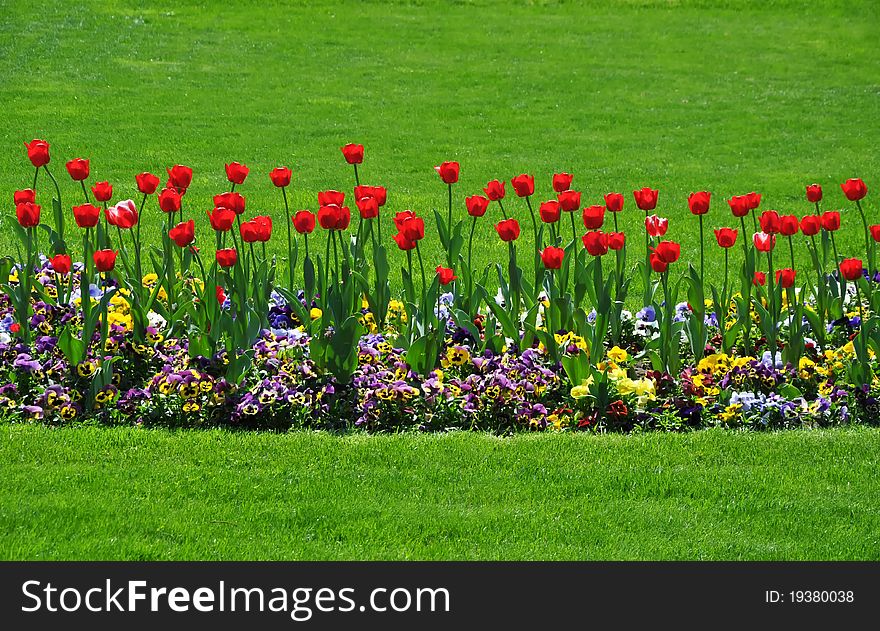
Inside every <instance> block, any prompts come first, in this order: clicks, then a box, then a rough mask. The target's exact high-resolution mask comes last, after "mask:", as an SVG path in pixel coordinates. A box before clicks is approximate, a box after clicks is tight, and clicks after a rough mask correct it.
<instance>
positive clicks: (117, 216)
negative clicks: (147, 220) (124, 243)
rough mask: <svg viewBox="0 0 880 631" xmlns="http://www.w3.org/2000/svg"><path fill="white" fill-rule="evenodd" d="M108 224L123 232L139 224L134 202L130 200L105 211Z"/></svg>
mask: <svg viewBox="0 0 880 631" xmlns="http://www.w3.org/2000/svg"><path fill="white" fill-rule="evenodd" d="M104 216H105V217H106V218H107V223H108V224H110V225H111V226H116V227H118V228H120V229H122V230H128V229H130V228H131V227H133V226H135V225H136V224H137V222H138V211H137V208H136V207H135V205H134V202H133V201H132V200H130V199H126V200H125V201H121V202H119V203H118V204H116V205H115V206H110V207H109V208H107V209H105V210H104Z"/></svg>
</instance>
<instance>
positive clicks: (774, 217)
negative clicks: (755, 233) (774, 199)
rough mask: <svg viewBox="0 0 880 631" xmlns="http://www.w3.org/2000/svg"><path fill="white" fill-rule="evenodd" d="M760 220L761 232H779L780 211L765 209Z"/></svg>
mask: <svg viewBox="0 0 880 631" xmlns="http://www.w3.org/2000/svg"><path fill="white" fill-rule="evenodd" d="M758 222H759V223H760V224H761V232H766V233H767V234H776V233H777V232H779V228H780V225H779V223H780V222H779V213H778V212H776V211H775V210H765V211H764V212H762V213H761V217H760V218H759V219H758Z"/></svg>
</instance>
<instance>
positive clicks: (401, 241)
mask: <svg viewBox="0 0 880 631" xmlns="http://www.w3.org/2000/svg"><path fill="white" fill-rule="evenodd" d="M392 238H393V239H394V242H395V243H396V244H397V247H398V248H400V249H401V250H403V251H404V252H408V251H410V250H412V249H413V248H414V247H416V242H415V241H411V240H410V239H407V238H406V235H405V234H403V233H402V232H398V233H397V234H395V235H394V236H393V237H392Z"/></svg>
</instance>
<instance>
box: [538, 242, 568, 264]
mask: <svg viewBox="0 0 880 631" xmlns="http://www.w3.org/2000/svg"><path fill="white" fill-rule="evenodd" d="M564 258H565V250H563V249H562V248H557V247H556V246H553V245H548V246H547V247H546V248H544V250H543V251H542V252H541V262H542V263H543V264H544V267H545V268H546V269H560V268H561V267H562V260H563V259H564Z"/></svg>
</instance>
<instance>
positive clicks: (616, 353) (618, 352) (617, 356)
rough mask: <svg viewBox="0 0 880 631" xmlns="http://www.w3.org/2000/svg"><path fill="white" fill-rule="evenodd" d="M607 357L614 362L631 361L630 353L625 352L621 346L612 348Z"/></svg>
mask: <svg viewBox="0 0 880 631" xmlns="http://www.w3.org/2000/svg"><path fill="white" fill-rule="evenodd" d="M607 357H608V359H610V360H611V361H613V362H618V363H622V362H625V361H626V360H627V359H629V353H627V352H626V351H625V350H623V349H622V348H620V347H619V346H615V347H614V348H612V349H611V350H609V351H608V353H607Z"/></svg>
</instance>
